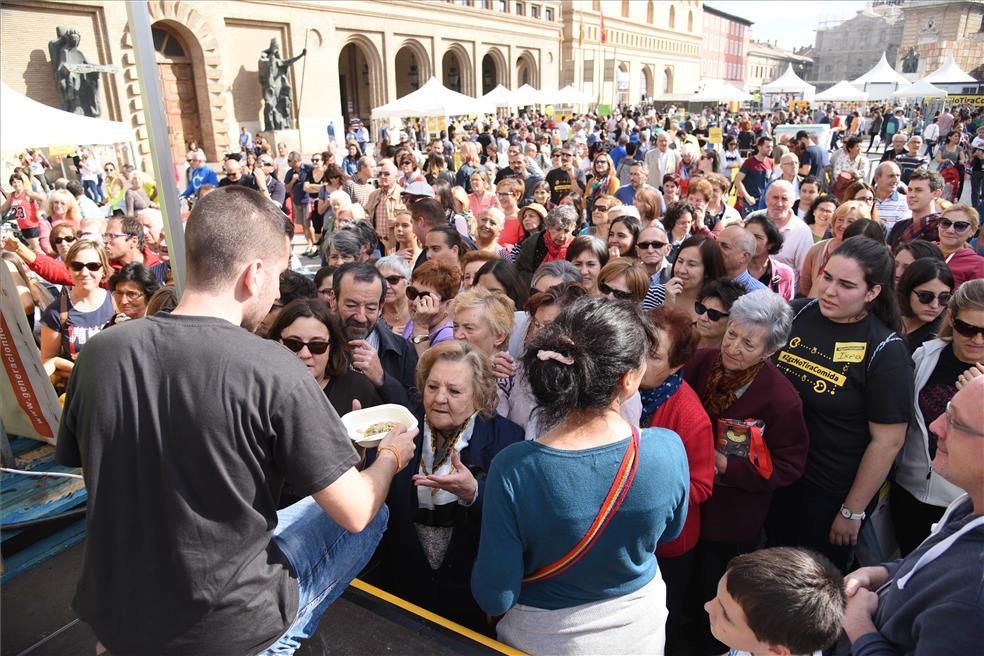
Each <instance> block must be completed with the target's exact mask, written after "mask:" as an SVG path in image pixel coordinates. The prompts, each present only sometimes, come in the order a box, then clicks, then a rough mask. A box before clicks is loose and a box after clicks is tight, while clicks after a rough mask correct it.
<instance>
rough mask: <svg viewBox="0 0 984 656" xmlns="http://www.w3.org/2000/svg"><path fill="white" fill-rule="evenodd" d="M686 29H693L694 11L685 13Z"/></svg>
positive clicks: (691, 30) (690, 30)
mask: <svg viewBox="0 0 984 656" xmlns="http://www.w3.org/2000/svg"><path fill="white" fill-rule="evenodd" d="M687 31H688V32H693V31H694V12H690V13H689V14H687Z"/></svg>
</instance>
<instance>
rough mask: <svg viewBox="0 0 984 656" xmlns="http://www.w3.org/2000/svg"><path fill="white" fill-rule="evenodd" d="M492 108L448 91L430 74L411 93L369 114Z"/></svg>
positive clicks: (416, 114)
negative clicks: (420, 85) (428, 77)
mask: <svg viewBox="0 0 984 656" xmlns="http://www.w3.org/2000/svg"><path fill="white" fill-rule="evenodd" d="M493 112H495V105H493V104H491V103H488V102H485V101H483V100H481V99H480V98H472V97H471V96H466V95H465V94H463V93H458V92H457V91H452V90H451V89H448V88H447V87H445V86H444V85H443V84H441V83H440V82H439V81H438V80H437V78H435V77H432V78H431V79H429V80H427V82H426V83H425V84H424V85H423V86H422V87H420V88H419V89H417V90H416V91H413V92H411V93H408V94H407V95H405V96H403V97H402V98H397V99H396V100H394V101H393V102H390V103H386V104H385V105H381V106H379V107H376V108H375V109H373V110H372V118H373V120H376V119H385V118H408V117H420V116H465V115H472V114H475V115H477V114H486V113H493Z"/></svg>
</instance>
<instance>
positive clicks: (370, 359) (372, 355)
mask: <svg viewBox="0 0 984 656" xmlns="http://www.w3.org/2000/svg"><path fill="white" fill-rule="evenodd" d="M349 347H350V348H351V349H352V367H353V368H354V369H355V370H356V371H358V372H361V373H362V374H364V375H365V377H366V378H368V379H369V382H371V383H372V384H373V385H375V386H376V387H379V386H381V385H382V384H383V380H384V378H385V372H384V371H383V365H382V364H381V363H380V362H379V354H378V353H376V349H374V348H373V347H372V346H371V345H370V344H369V342H367V341H366V340H364V339H353V340H352V341H351V342H349Z"/></svg>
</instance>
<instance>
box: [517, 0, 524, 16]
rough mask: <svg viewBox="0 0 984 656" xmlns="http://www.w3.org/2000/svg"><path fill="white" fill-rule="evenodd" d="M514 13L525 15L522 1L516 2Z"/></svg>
mask: <svg viewBox="0 0 984 656" xmlns="http://www.w3.org/2000/svg"><path fill="white" fill-rule="evenodd" d="M516 15H517V16H525V15H526V8H525V7H524V6H523V3H522V2H517V3H516Z"/></svg>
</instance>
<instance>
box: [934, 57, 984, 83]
mask: <svg viewBox="0 0 984 656" xmlns="http://www.w3.org/2000/svg"><path fill="white" fill-rule="evenodd" d="M923 80H925V81H926V82H929V83H930V84H934V85H935V84H977V80H975V79H974V78H973V77H971V76H970V75H968V74H967V73H966V72H965V71H964V70H963V69H962V68H960V66H959V65H958V64H957V62H956V60H955V59H954V58H953V55H947V57H946V59H945V60H944V61H943V65H942V66H940V67H939V68H937V69H936V70H935V71H933V72H932V73H930V74H929V75H927V76H926V77H924V78H923Z"/></svg>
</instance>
